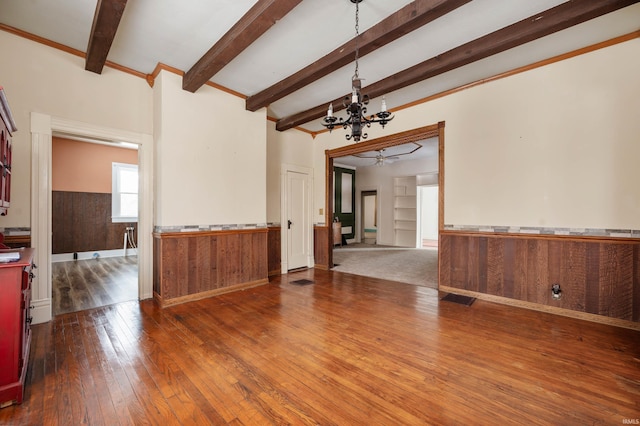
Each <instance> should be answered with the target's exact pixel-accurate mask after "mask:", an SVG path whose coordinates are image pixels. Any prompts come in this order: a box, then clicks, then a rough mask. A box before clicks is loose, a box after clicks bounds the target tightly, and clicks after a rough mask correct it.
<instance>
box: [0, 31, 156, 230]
mask: <svg viewBox="0 0 640 426" xmlns="http://www.w3.org/2000/svg"><path fill="white" fill-rule="evenodd" d="M0 51H1V52H7V54H6V58H5V59H3V60H2V61H0V85H1V86H3V87H4V90H5V93H6V95H7V100H8V101H9V106H10V108H11V112H12V114H13V117H14V119H15V121H16V125H17V127H18V131H17V132H16V133H15V134H14V138H13V142H14V143H13V167H12V180H11V207H10V208H9V213H8V215H7V216H4V217H0V228H4V227H29V226H31V223H30V210H31V199H30V197H31V134H30V114H31V112H39V113H43V114H47V115H50V116H54V117H60V118H64V119H69V120H76V121H80V122H84V123H90V124H94V125H100V126H105V127H111V128H116V129H123V130H127V131H132V132H138V133H147V134H150V133H151V132H152V91H151V88H150V87H149V85H148V84H147V83H146V81H145V80H144V79H142V78H139V77H135V76H132V75H129V74H125V73H122V72H120V71H116V70H113V69H111V68H108V67H105V68H104V71H103V73H102V74H101V75H98V74H95V73H92V72H88V71H85V69H84V60H83V59H82V58H79V57H77V56H74V55H71V54H69V53H65V52H62V51H60V50H56V49H52V48H51V47H47V46H45V45H42V44H39V43H36V42H33V41H30V40H27V39H25V38H22V37H18V36H16V35H13V34H10V33H7V32H4V31H0Z"/></svg>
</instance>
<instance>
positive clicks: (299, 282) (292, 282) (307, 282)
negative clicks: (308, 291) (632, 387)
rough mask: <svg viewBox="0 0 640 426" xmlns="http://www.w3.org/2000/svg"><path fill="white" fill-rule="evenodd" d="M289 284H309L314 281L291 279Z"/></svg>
mask: <svg viewBox="0 0 640 426" xmlns="http://www.w3.org/2000/svg"><path fill="white" fill-rule="evenodd" d="M289 284H293V285H309V284H313V281H311V280H306V279H302V280H295V281H290V282H289Z"/></svg>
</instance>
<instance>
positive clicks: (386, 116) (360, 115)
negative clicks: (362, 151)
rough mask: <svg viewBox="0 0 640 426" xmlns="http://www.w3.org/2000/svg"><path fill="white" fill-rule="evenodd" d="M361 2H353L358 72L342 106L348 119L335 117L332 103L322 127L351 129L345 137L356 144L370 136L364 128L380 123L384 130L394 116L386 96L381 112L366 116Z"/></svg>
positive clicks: (354, 0) (352, 79)
mask: <svg viewBox="0 0 640 426" xmlns="http://www.w3.org/2000/svg"><path fill="white" fill-rule="evenodd" d="M360 2H362V0H351V3H355V4H356V38H355V41H356V70H355V73H354V74H353V77H352V78H351V96H345V97H344V99H343V100H342V106H343V107H344V108H345V109H346V110H347V119H346V120H344V119H343V118H342V117H340V118H337V117H335V116H334V115H333V103H331V104H329V109H328V110H327V116H326V117H324V119H323V120H322V121H323V123H322V125H323V126H324V127H326V128H327V129H329V132H331V131H332V130H333V129H334V128H335V127H336V126H342V128H343V129H345V130H346V129H347V127H350V128H351V134H350V135H349V134H347V135H346V136H345V137H346V139H347V140H351V139H353V140H354V141H355V142H359V141H360V139H366V138H367V137H368V136H369V135H368V134H367V133H363V132H362V129H363V128H364V127H371V123H378V124H380V125H381V126H382V127H383V128H384V126H385V125H386V124H387V123H388V122H390V121H391V120H393V116H392V115H391V113H390V112H388V111H387V103H386V102H385V99H384V96H383V97H382V106H381V108H380V112H379V113H377V114H374V115H371V116H370V117H369V118H367V116H366V114H367V105H368V104H369V95H363V94H362V92H361V89H362V80H361V79H360V76H359V74H358V71H359V70H358V54H359V46H358V42H359V40H360V31H359V30H360V28H359V19H360V16H359V13H360V8H359V4H360Z"/></svg>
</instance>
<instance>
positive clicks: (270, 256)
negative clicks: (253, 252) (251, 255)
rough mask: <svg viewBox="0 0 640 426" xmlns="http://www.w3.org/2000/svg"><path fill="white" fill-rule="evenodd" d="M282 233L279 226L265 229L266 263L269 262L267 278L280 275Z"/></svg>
mask: <svg viewBox="0 0 640 426" xmlns="http://www.w3.org/2000/svg"><path fill="white" fill-rule="evenodd" d="M281 234H282V231H281V229H280V227H279V226H270V227H269V228H267V261H268V262H269V276H273V275H280V272H281V270H282V265H281V263H282V257H281V256H282V253H281V250H282V249H281V247H282V240H281V239H280V238H281Z"/></svg>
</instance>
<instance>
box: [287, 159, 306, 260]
mask: <svg viewBox="0 0 640 426" xmlns="http://www.w3.org/2000/svg"><path fill="white" fill-rule="evenodd" d="M308 209H309V175H307V174H305V173H298V172H294V171H290V170H289V171H287V222H286V223H284V224H283V227H285V230H286V233H287V269H288V270H291V269H296V268H302V267H308V266H310V265H309V264H308V261H309V259H310V257H311V256H310V255H311V253H310V244H309V242H310V241H309V229H310V223H309V211H308Z"/></svg>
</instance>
